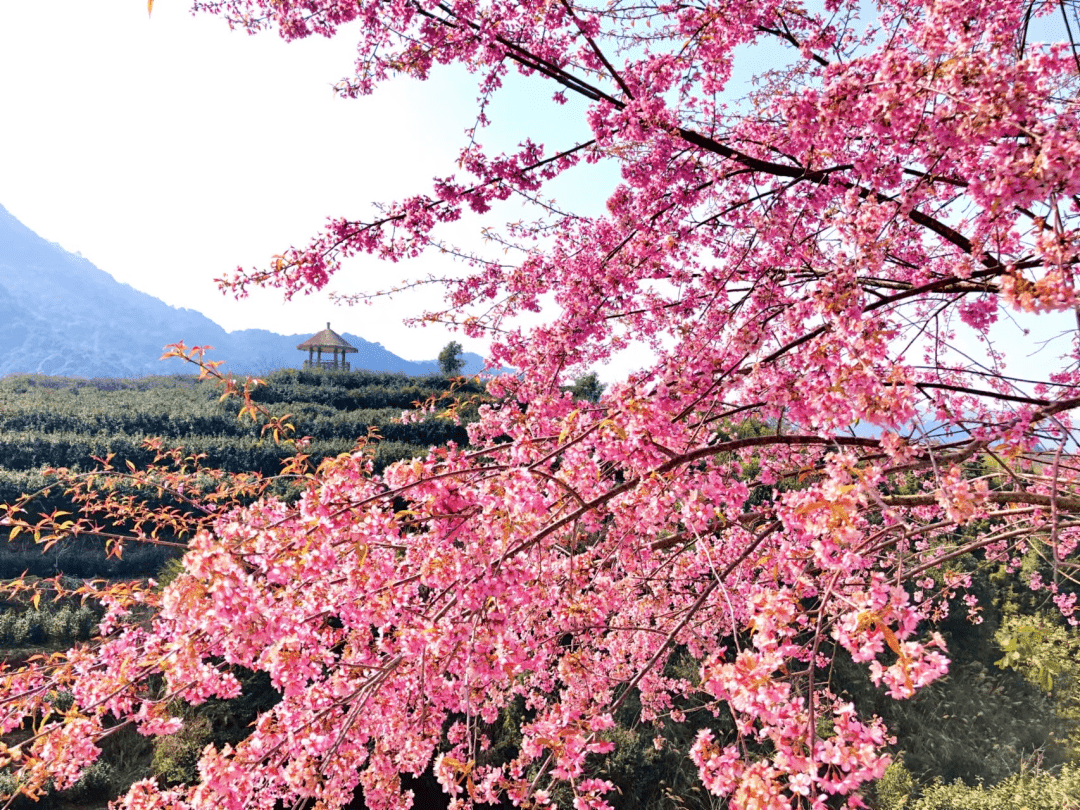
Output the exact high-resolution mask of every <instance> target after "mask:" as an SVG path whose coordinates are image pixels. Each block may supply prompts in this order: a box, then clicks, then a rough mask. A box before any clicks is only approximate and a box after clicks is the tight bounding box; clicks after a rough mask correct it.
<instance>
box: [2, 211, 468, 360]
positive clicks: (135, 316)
mask: <svg viewBox="0 0 1080 810" xmlns="http://www.w3.org/2000/svg"><path fill="white" fill-rule="evenodd" d="M321 328H322V324H312V330H313V332H311V333H308V334H300V335H279V334H277V333H275V332H269V331H267V330H265V329H245V330H242V331H238V332H226V331H225V330H224V329H222V328H221V327H220V326H218V325H217V324H216V323H214V322H213V321H212V320H210V319H209V318H207V317H206V316H205V315H202V314H201V313H199V312H196V311H195V310H192V309H178V308H176V307H171V306H169V305H168V304H166V303H165V302H164V301H161V300H159V299H157V298H154V297H153V296H151V295H147V294H146V293H141V292H139V291H138V290H136V289H134V288H133V287H131V286H129V285H127V284H121V283H120V282H118V281H116V280H115V279H114V278H113V277H112V276H110V275H109V274H108V273H106V272H104V271H103V270H100V269H98V268H97V267H95V266H94V265H93V264H92V263H91V262H90V261H88V260H86V259H84V258H83V257H82V256H78V255H75V254H72V253H68V252H67V251H66V250H64V249H63V248H62V247H60V246H59V245H57V244H55V243H54V242H49V241H48V240H46V239H43V238H42V237H40V236H38V235H37V234H36V233H34V232H33V231H31V230H30V229H29V228H27V227H26V226H25V225H23V224H22V223H21V222H19V221H18V220H17V219H16V218H15V217H13V216H12V215H11V214H10V213H9V212H8V211H7V209H5V208H4V207H3V206H0V376H3V375H5V374H14V373H30V372H37V373H42V374H51V375H60V376H67V377H141V376H145V375H151V374H153V375H156V374H170V373H185V372H187V371H190V370H191V369H192V368H193V367H192V366H190V365H188V364H186V363H184V362H182V361H180V360H169V361H165V362H161V361H159V360H158V358H159V357H160V356H161V350H162V347H163V346H165V345H166V344H169V343H175V342H176V341H177V340H181V339H182V340H183V341H184V342H185V343H186V344H187V345H189V346H191V345H202V346H205V345H210V346H213V347H214V353H213V356H214V358H216V359H224V360H226V361H227V363H228V369H229V370H231V371H234V372H238V373H249V374H256V373H257V374H265V373H268V372H269V371H272V370H274V369H278V368H297V367H299V366H300V365H301V364H302V363H303V361H304V359H305V358H304V355H303V353H302V352H298V351H297V350H296V346H297V344H299V343H302V342H303V341H304V340H306V339H307V338H309V337H311V334H313V333H314V332H317V331H319V329H321ZM341 334H342V337H344V338H345V339H346V340H347V341H349V343H351V344H352V345H353V346H355V347H356V348H357V349H358V350H359V351H358V352H357V353H356V354H350V355H349V356H348V360H349V362H350V363H351V364H352V367H353V368H354V369H367V370H369V371H397V372H402V373H404V374H431V373H434V372H437V371H438V369H439V364H438V361H436V360H428V361H423V362H415V361H411V360H405V359H404V358H401V357H398V356H397V355H396V354H394V353H393V352H391V351H389V350H387V349H385V348H383V346H382V345H381V344H379V343H371V342H369V341H367V340H364V338H362V337H360V336H359V335H353V334H349V333H347V332H346V333H341ZM462 357H463V359H464V360H465V361H466V363H465V369H464V371H465V373H466V374H474V373H476V372H478V371H480V370H481V369H482V368H483V365H484V363H483V358H481V357H480V356H479V355H477V354H472V353H465V354H463V355H462Z"/></svg>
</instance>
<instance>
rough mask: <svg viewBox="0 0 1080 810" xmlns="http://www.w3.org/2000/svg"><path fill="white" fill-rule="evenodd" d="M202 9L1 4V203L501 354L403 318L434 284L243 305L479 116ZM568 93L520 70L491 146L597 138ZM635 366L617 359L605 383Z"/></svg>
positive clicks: (338, 316) (576, 188)
mask: <svg viewBox="0 0 1080 810" xmlns="http://www.w3.org/2000/svg"><path fill="white" fill-rule="evenodd" d="M188 6H189V0H157V1H156V3H155V5H154V12H153V16H152V17H150V16H148V14H147V9H146V0H48V2H19V0H0V77H2V78H0V205H3V206H4V207H6V208H7V209H8V210H9V211H10V212H11V213H12V214H13V215H14V216H16V217H17V218H19V219H20V220H21V221H22V222H23V223H24V224H25V225H27V226H28V227H30V228H31V229H33V230H34V231H36V232H37V233H38V234H40V235H41V236H43V237H45V238H46V239H49V240H51V241H54V242H57V243H59V244H60V245H61V246H62V247H64V248H65V249H67V250H70V251H72V252H76V251H77V252H80V253H81V254H82V255H84V256H85V257H86V258H88V259H89V260H90V261H92V262H93V263H94V264H96V265H97V266H98V267H99V268H101V269H102V270H105V271H106V272H108V273H110V274H112V275H113V276H114V277H115V278H116V279H117V280H119V281H121V282H124V283H127V284H130V285H131V286H132V287H134V288H136V289H138V290H141V291H143V292H147V293H149V294H151V295H153V296H156V297H157V298H160V299H162V300H163V301H165V302H166V303H169V304H171V305H173V306H178V307H189V308H192V309H196V310H198V311H200V312H202V313H203V314H205V315H207V316H208V317H210V318H211V319H213V320H214V321H216V322H218V323H219V324H221V325H222V326H223V327H225V328H226V329H227V330H230V331H232V330H236V329H247V328H262V329H270V330H272V331H276V332H280V333H285V334H295V333H305V334H311V333H314V332H316V331H318V330H319V329H321V328H322V326H323V324H324V323H325V322H326V321H330V322H331V323H332V324H333V327H334V329H335V330H336V331H338V332H351V333H354V334H358V335H360V336H361V337H363V338H365V339H367V340H370V341H377V342H380V343H382V344H383V345H384V346H386V347H387V348H388V349H390V350H391V351H393V352H395V353H397V354H399V355H400V356H402V357H405V358H407V359H410V360H425V359H432V358H434V357H436V356H437V355H438V353H439V351H440V349H441V348H442V347H443V346H444V345H445V344H446V343H447V342H448V341H449V340H451V339H457V340H459V341H461V342H462V343H463V344H464V345H465V349H466V350H469V351H476V352H478V353H480V354H484V352H485V349H486V346H485V344H483V343H482V342H480V341H474V340H469V339H466V338H464V337H463V336H462V335H460V334H452V333H450V332H448V331H447V330H445V329H444V328H442V327H439V326H428V327H425V328H422V329H417V328H410V327H406V326H405V325H404V324H403V320H404V319H405V318H407V317H409V316H415V315H417V314H419V313H420V312H422V311H423V310H425V309H432V308H437V307H438V305H439V303H440V298H439V296H438V294H437V293H436V292H435V290H433V289H431V288H428V289H427V291H426V292H424V293H410V294H399V295H396V296H394V297H393V298H391V299H379V300H378V302H377V303H376V304H375V305H374V306H364V305H357V306H353V307H342V306H339V305H335V304H333V303H332V302H331V301H330V300H329V298H328V296H327V295H326V294H313V295H310V296H299V297H298V298H296V299H294V300H293V301H291V302H288V303H285V302H284V301H283V299H282V296H281V294H280V293H279V292H277V291H274V290H268V291H258V292H255V293H253V294H252V296H251V297H250V298H248V299H245V300H241V301H237V300H235V299H234V298H232V297H229V296H227V295H224V294H222V293H221V292H220V291H219V290H218V287H217V285H216V284H215V279H216V278H219V277H221V276H223V275H225V274H227V273H228V272H230V271H231V270H233V269H234V268H236V267H237V266H243V267H246V268H255V267H266V266H267V265H268V263H269V260H270V257H272V256H273V255H274V254H276V253H280V252H282V251H284V250H285V249H286V248H288V247H290V246H293V245H296V246H301V245H303V244H305V243H306V242H307V241H308V239H309V237H311V236H312V235H313V234H315V233H316V232H317V231H318V230H319V228H320V226H321V225H322V224H323V222H324V221H325V219H326V218H327V217H329V216H335V217H336V216H346V217H349V218H353V219H360V220H363V219H368V218H370V217H371V215H372V213H373V209H372V207H371V205H372V203H374V202H376V201H393V200H397V199H401V198H402V197H404V196H407V195H410V194H414V193H423V192H427V191H429V190H430V189H431V178H432V177H434V176H445V175H447V174H450V173H452V172H453V171H454V167H455V163H456V159H457V154H458V150H459V149H460V147H461V146H462V145H463V144H464V142H465V136H464V131H465V129H466V128H468V127H469V126H470V125H471V124H472V123H473V116H474V114H475V113H474V109H475V108H474V99H475V90H474V85H473V82H472V81H471V80H470V77H468V76H467V75H466V74H465V73H464V71H463V70H461V69H460V68H450V69H446V68H443V69H437V70H436V71H435V72H433V76H432V78H431V79H429V80H428V81H427V82H419V81H415V80H412V79H398V80H394V81H393V82H390V83H388V84H386V85H383V86H382V87H380V88H379V89H378V90H377V91H376V93H375V94H374V95H372V96H370V97H366V98H362V99H358V100H345V99H341V98H338V97H337V96H335V95H334V93H333V92H332V87H333V85H334V83H335V82H336V81H338V80H339V79H341V78H342V77H344V76H346V75H348V74H349V73H350V72H351V68H352V64H353V59H354V55H355V46H354V44H353V42H354V40H353V38H351V37H350V36H349V35H348V32H347V31H346V32H343V33H342V34H339V36H337V37H335V38H334V39H330V40H327V39H324V38H321V37H316V38H311V39H307V40H303V41H299V42H293V43H285V42H284V41H282V40H281V39H280V38H279V37H277V35H276V34H275V33H272V32H269V33H265V34H262V35H259V36H249V35H247V34H246V33H244V32H241V31H230V29H229V27H228V25H227V24H226V23H225V22H224V21H223V20H221V19H219V18H216V17H212V16H208V15H198V16H192V15H191V14H190V13H189V11H188ZM1039 24H1040V26H1044V25H1045V26H1049V27H1051V28H1052V27H1053V26H1054V25H1056V23H1055V22H1054V20H1046V21H1040V23H1039ZM1046 33H1048V34H1050V35H1049V36H1047V37H1046V38H1047V39H1057V38H1059V37H1058V36H1057V33H1058V32H1056V31H1049V30H1048V31H1047V32H1046ZM747 57H749V58H747ZM778 58H779V56H778V52H772V51H768V50H762V49H761V46H758V50H757V51H756V52H755V53H752V54H745V53H744V54H743V55H742V58H740V59H737V60H736V66H737V67H742V68H744V69H747V68H748V70H747V71H746V73H744V74H743V75H741V76H740V75H736V77H735V79H733V81H732V83H731V86H732V89H733V91H735V92H734V93H733V95H741V94H742V92H745V89H746V87H747V85H746V83H745V82H746V80H747V79H748V78H749V73H750V72H751V71H752V70H754V69H760V68H762V67H768V66H774V63H775V61H776V60H777V59H778ZM553 89H555V88H554V87H553V86H550V85H548V84H547V83H545V82H541V81H538V80H536V79H533V80H531V81H526V80H524V79H521V78H519V77H512V78H511V79H510V83H509V86H508V89H507V91H506V92H504V93H503V94H502V95H500V96H499V97H498V98H497V100H496V103H495V105H494V107H493V109H492V110H491V117H492V119H493V120H494V121H495V125H494V126H493V127H492V128H491V129H489V130H485V131H484V133H483V135H482V137H481V141H482V142H483V143H484V145H485V146H486V147H489V149H496V148H497V149H510V148H513V146H514V145H515V144H516V143H517V142H518V141H519V140H520V139H521V138H522V137H523V136H524V135H529V136H531V137H533V138H534V140H537V141H540V142H544V143H548V144H549V145H550V146H552V147H562V146H568V145H570V144H572V143H574V142H576V140H577V139H581V138H584V137H588V136H587V134H586V130H585V128H584V124H583V113H584V110H585V105H584V102H583V101H580V100H578V99H575V98H574V97H573V96H571V99H570V102H569V103H568V104H566V105H565V106H562V107H560V106H558V105H555V104H553V103H552V102H551V100H550V93H551V92H552V90H553ZM616 180H617V176H616V175H615V174H614V170H613V169H612V167H610V166H608V167H604V166H600V167H581V168H578V169H575V170H574V174H573V175H572V176H571V177H569V178H560V181H559V182H560V183H561V184H563V187H562V191H563V192H564V193H566V194H569V195H570V196H571V198H572V201H573V205H574V207H575V208H576V209H577V210H582V211H583V212H584V213H591V212H592V211H599V210H602V209H601V208H600V206H602V204H603V200H604V193H603V192H604V191H605V190H606V189H610V188H611V187H612V185H613V184H614V182H616ZM478 225H479V223H478V222H477V221H476V220H475V219H472V220H469V219H468V218H466V220H465V221H464V222H463V223H462V224H461V230H459V231H458V234H457V236H461V235H462V234H465V235H466V236H465V237H464V238H465V239H466V243H467V244H469V243H468V240H469V239H471V240H473V241H472V243H471V244H472V245H473V246H478V244H479V243H478V242H477V241H476V236H475V234H476V233H477V232H478V229H479V228H478ZM457 269H458V268H456V267H455V266H454V265H453V264H452V262H451V261H450V260H449V259H447V258H446V257H442V256H438V255H425V256H424V257H422V258H421V259H419V260H416V261H413V262H408V263H403V264H400V265H390V264H387V263H384V262H378V261H376V260H374V259H370V258H367V257H362V258H358V259H355V260H352V261H351V262H350V263H349V265H348V266H347V268H346V270H345V271H344V272H343V273H342V274H339V276H338V277H337V279H336V281H335V282H334V283H333V285H332V286H333V288H334V289H336V290H338V291H341V292H357V291H361V290H366V291H371V290H377V289H385V288H387V287H391V286H394V285H396V284H398V283H400V282H402V281H405V280H407V279H409V278H419V277H425V276H427V275H428V274H436V275H439V274H445V273H448V272H449V273H453V272H455V271H456V270H457ZM1024 325H1025V326H1028V325H1030V324H1024ZM1040 327H1043V324H1040ZM1051 327H1052V328H1051ZM1002 328H1003V329H1004V328H1006V325H1005V324H1003V325H1002ZM1008 328H1009V329H1010V332H1009V334H1007V335H1006V334H1005V333H1004V332H1003V333H1002V334H1001V336H1000V337H999V338H998V339H999V340H1004V341H1006V343H1011V344H1012V345H1013V347H1014V349H1015V354H1016V356H1017V357H1018V359H1022V360H1023V361H1025V362H1032V361H1034V362H1035V363H1036V365H1038V363H1039V361H1038V359H1037V358H1027V357H1026V356H1025V355H1027V353H1028V351H1030V350H1032V349H1034V348H1035V345H1034V340H1035V339H1036V337H1037V336H1036V335H1030V336H1027V337H1024V336H1022V335H1021V334H1020V332H1019V330H1017V329H1015V328H1013V327H1008ZM1047 328H1049V331H1047ZM1069 328H1070V329H1071V327H1069ZM1060 329H1061V326H1060V324H1056V323H1055V324H1049V323H1047V324H1046V325H1045V327H1043V330H1042V331H1047V336H1049V335H1050V334H1054V333H1057V332H1058V331H1059V330H1060ZM177 339H187V342H189V343H192V342H194V341H193V340H191V339H190V338H189V337H188V336H177ZM1017 341H1019V342H1017ZM1024 346H1028V347H1030V348H1024ZM1051 353H1056V352H1051ZM1044 354H1046V353H1045V351H1044ZM226 359H227V358H226ZM638 360H640V358H638ZM638 360H635V358H634V357H633V356H631V358H630V359H629V361H628V364H629V365H630V366H633V365H640V363H639V362H638ZM625 370H628V369H627V368H625V367H622V368H620V367H618V366H617V365H616V366H615V367H611V368H607V369H600V373H601V379H605V380H607V381H610V380H612V379H615V378H617V377H618V376H620V374H621V373H623V372H624V371H625Z"/></svg>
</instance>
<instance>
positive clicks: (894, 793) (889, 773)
mask: <svg viewBox="0 0 1080 810" xmlns="http://www.w3.org/2000/svg"><path fill="white" fill-rule="evenodd" d="M914 790H915V780H913V779H912V778H911V773H910V772H908V769H907V768H905V767H904V762H903V759H901V758H897V759H896V760H895V761H894V762H893V764H892V765H890V766H889V767H888V768H886V769H885V775H884V776H882V777H881V778H880V779H879V780H877V782H875V783H874V795H875V796H876V798H877V805H878V807H879V808H881V810H907V808H908V805H909V804H910V802H911V798H912V797H911V794H912V793H913V792H914Z"/></svg>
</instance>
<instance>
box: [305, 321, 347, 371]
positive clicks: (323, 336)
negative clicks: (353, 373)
mask: <svg viewBox="0 0 1080 810" xmlns="http://www.w3.org/2000/svg"><path fill="white" fill-rule="evenodd" d="M296 348H298V349H300V350H301V351H303V350H305V349H307V353H308V359H307V360H305V361H304V368H325V369H330V370H332V371H349V364H348V363H347V362H346V361H345V355H346V354H347V353H348V352H356V351H359V349H357V348H355V347H354V346H350V345H349V342H348V341H347V340H345V338H343V337H342V336H341V335H339V334H338V333H337V332H334V331H333V330H331V329H330V321H327V322H326V328H325V329H323V330H322V331H321V332H319V334H317V335H313V336H312V337H310V338H308V339H307V340H305V341H304V342H303V343H301V344H300V345H299V346H297V347H296ZM324 351H328V352H330V353H332V355H333V359H332V360H323V352H324ZM316 352H318V356H316ZM339 353H340V355H341V359H340V360H339V359H338V354H339Z"/></svg>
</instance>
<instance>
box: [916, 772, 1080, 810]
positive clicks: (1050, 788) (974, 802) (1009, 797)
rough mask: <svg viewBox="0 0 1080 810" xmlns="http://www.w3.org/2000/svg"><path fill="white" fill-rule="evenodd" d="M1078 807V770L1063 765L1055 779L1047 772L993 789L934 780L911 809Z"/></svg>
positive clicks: (1061, 809)
mask: <svg viewBox="0 0 1080 810" xmlns="http://www.w3.org/2000/svg"><path fill="white" fill-rule="evenodd" d="M1078 808H1080V769H1078V768H1070V767H1069V766H1067V765H1066V766H1063V767H1062V769H1061V773H1060V774H1059V775H1057V776H1055V775H1054V774H1052V773H1050V772H1048V771H1038V772H1034V773H1033V772H1030V771H1029V772H1025V773H1019V774H1015V775H1014V776H1010V777H1009V778H1008V779H1005V780H1003V781H1001V782H1000V783H998V784H997V785H996V786H995V787H993V788H984V787H968V786H967V785H964V784H963V783H962V782H953V783H952V784H951V785H945V784H942V783H941V782H939V781H935V782H934V783H933V784H932V785H930V786H929V787H927V788H925V789H924V790H923V795H922V796H921V797H920V798H919V800H918V801H916V802H915V803H914V804H913V805H912V806H911V810H1077V809H1078Z"/></svg>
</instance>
